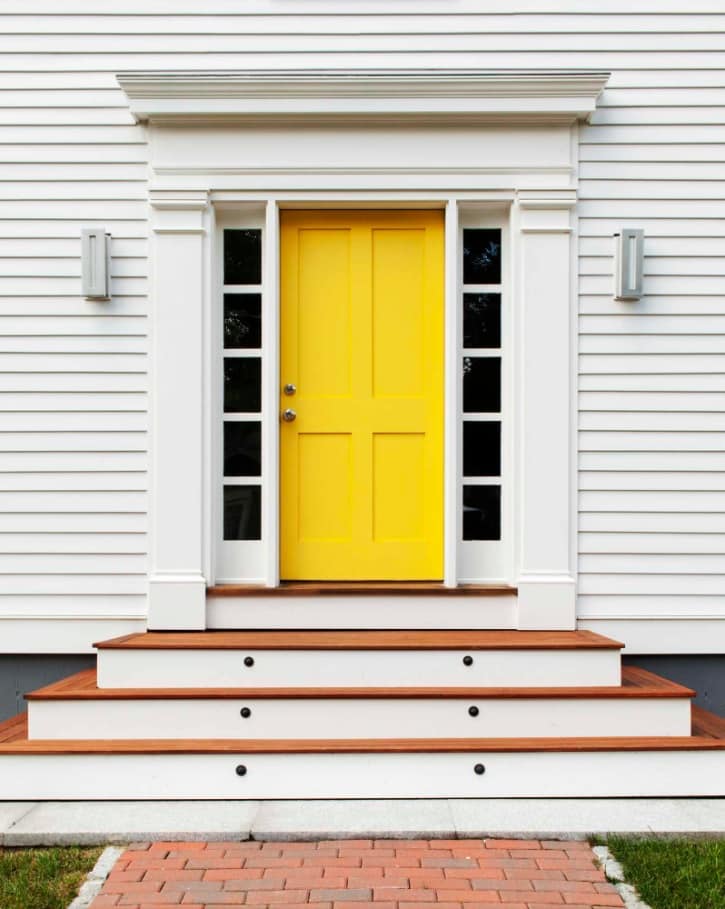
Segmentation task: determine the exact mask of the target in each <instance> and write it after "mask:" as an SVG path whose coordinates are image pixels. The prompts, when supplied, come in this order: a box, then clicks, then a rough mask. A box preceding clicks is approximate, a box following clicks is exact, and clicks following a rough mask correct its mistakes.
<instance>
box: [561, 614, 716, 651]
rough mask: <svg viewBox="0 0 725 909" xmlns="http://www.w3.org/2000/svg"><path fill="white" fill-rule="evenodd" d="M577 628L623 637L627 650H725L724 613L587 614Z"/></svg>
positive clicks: (619, 638)
mask: <svg viewBox="0 0 725 909" xmlns="http://www.w3.org/2000/svg"><path fill="white" fill-rule="evenodd" d="M577 628H579V629H586V630H588V631H595V632H596V633H597V634H603V635H605V636H606V637H610V638H614V639H615V640H617V641H622V642H623V643H624V644H625V650H624V652H625V653H627V654H636V653H657V654H686V653H692V654H697V653H703V654H704V653H725V616H724V617H723V618H721V619H719V618H680V617H678V618H662V617H654V616H653V617H652V618H651V619H650V618H631V619H629V618H611V619H610V618H601V619H592V618H586V619H579V621H578V622H577Z"/></svg>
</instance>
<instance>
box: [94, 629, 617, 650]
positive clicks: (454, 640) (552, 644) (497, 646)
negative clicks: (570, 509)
mask: <svg viewBox="0 0 725 909" xmlns="http://www.w3.org/2000/svg"><path fill="white" fill-rule="evenodd" d="M93 646H94V647H96V648H97V649H98V650H179V649H181V650H601V649H604V650H621V649H622V648H623V647H624V644H622V643H621V642H620V641H615V640H613V639H612V638H606V637H604V636H603V635H601V634H596V633H595V632H593V631H450V630H442V631H428V630H421V631H407V630H406V631H398V630H393V631H178V632H175V631H145V632H139V633H136V634H127V635H124V636H122V637H120V638H112V639H111V640H109V641H101V642H99V643H97V644H94V645H93Z"/></svg>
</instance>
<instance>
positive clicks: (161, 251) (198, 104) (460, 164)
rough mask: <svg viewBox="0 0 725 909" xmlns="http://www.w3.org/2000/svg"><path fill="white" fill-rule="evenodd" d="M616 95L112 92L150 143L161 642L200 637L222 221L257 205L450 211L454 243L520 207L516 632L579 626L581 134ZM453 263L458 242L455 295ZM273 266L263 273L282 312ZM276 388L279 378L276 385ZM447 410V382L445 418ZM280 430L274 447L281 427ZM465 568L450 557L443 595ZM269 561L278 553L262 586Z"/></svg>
mask: <svg viewBox="0 0 725 909" xmlns="http://www.w3.org/2000/svg"><path fill="white" fill-rule="evenodd" d="M607 79H608V73H603V72H595V71H586V72H582V71H578V72H575V71H557V72H555V73H553V72H540V73H531V72H506V73H502V72H498V73H497V72H483V71H481V72H478V71H470V70H469V71H463V70H461V71H449V70H438V69H435V68H431V69H429V70H409V71H395V72H392V71H384V70H380V71H354V70H353V71H350V72H339V71H335V72H321V71H320V72H318V71H314V72H313V71H285V72H284V73H270V72H266V71H256V72H254V71H250V72H244V73H158V72H156V73H131V74H124V75H122V76H119V77H118V81H119V83H120V85H121V88H122V89H123V90H124V92H125V93H126V96H127V98H128V101H129V108H130V110H131V113H132V114H133V115H134V117H135V118H136V120H137V122H139V123H143V124H145V125H146V126H145V128H146V129H147V131H148V139H149V165H150V182H149V203H150V211H149V216H150V228H151V244H150V261H151V291H150V314H151V320H150V323H151V329H150V335H151V350H152V363H151V372H150V392H151V395H150V398H151V404H150V410H151V432H150V450H151V459H150V461H151V463H150V518H151V522H150V531H151V532H150V552H149V573H148V576H149V588H148V591H149V596H148V603H149V607H148V609H149V620H148V621H149V627H150V628H152V629H180V630H181V629H192V628H204V627H206V623H207V603H206V588H207V585H208V584H209V583H210V582H213V578H214V569H213V555H212V552H213V530H214V526H213V523H212V508H211V505H210V502H211V498H210V488H209V486H210V483H211V482H212V480H211V479H210V470H209V468H210V465H211V464H212V463H213V456H212V452H211V450H210V434H209V429H210V426H211V422H212V420H213V413H214V410H213V406H212V396H211V389H212V382H211V372H212V366H211V360H212V357H211V348H210V339H211V337H212V335H211V334H210V319H211V313H212V308H213V305H212V304H213V297H214V292H215V290H216V287H215V273H214V268H213V262H214V259H213V257H214V236H215V227H214V222H215V218H216V217H217V215H219V216H220V217H221V215H222V213H223V212H224V210H225V209H228V208H229V207H232V208H234V207H237V208H239V207H243V206H245V205H256V206H260V205H262V206H264V209H265V224H266V227H267V232H268V237H273V236H275V230H276V226H275V225H276V214H277V210H278V208H279V207H281V206H285V205H290V206H293V205H297V206H300V207H303V206H304V207H322V206H324V205H326V204H337V205H338V206H339V207H343V206H344V207H355V206H356V205H360V206H370V207H384V206H385V205H387V204H390V205H394V204H398V205H401V204H402V205H403V206H412V207H414V206H416V205H425V206H431V205H435V204H438V205H440V206H441V207H443V206H445V207H446V211H447V216H448V217H447V228H446V237H447V241H448V238H449V237H450V238H451V240H452V238H454V237H456V236H457V228H456V229H455V230H454V225H455V224H456V222H457V215H458V211H459V207H460V209H461V210H463V209H468V208H475V207H476V206H485V205H491V204H498V205H505V206H508V207H509V209H510V230H511V233H510V245H511V254H512V264H511V294H512V303H511V308H512V310H513V312H514V313H515V320H516V324H515V332H514V341H515V346H516V351H517V353H518V356H517V359H516V376H515V383H514V389H513V392H514V402H515V414H514V418H515V422H516V433H515V438H516V439H517V440H518V444H517V445H516V450H515V452H514V461H515V469H516V477H515V487H516V509H515V521H514V524H515V526H514V534H513V535H514V541H513V548H514V560H513V572H512V577H513V581H514V583H515V585H516V588H517V599H516V617H515V625H516V627H518V628H539V629H554V628H560V629H566V628H573V627H575V624H576V608H575V605H576V598H575V585H576V568H575V565H576V547H575V534H576V490H577V485H576V469H575V468H576V444H575V431H576V367H575V363H576V352H577V340H576V333H575V324H576V312H577V306H576V294H577V278H576V269H575V259H576V252H577V242H576V227H577V219H576V213H575V207H576V202H577V181H578V162H577V154H578V125H579V123H580V122H581V121H585V120H587V119H588V118H589V116H590V115H591V113H592V112H593V111H594V109H595V107H596V103H597V98H598V97H599V95H600V93H601V91H602V89H603V88H604V86H605V84H606V82H607ZM300 125H302V127H303V128H302V129H300ZM270 129H272V130H274V133H273V136H274V140H273V141H272V139H271V137H270V133H269V132H268V131H269V130H270ZM370 129H372V130H377V134H376V135H377V139H376V140H375V141H373V142H370V141H367V140H369V138H370V133H369V132H368V131H369V130H370ZM285 131H286V132H285ZM381 131H387V133H386V135H385V136H382V137H381V136H380V133H381ZM422 132H425V136H424V137H423V139H424V141H421V135H420V134H421V133H422ZM361 137H362V138H363V140H365V141H361ZM452 137H455V141H452ZM381 138H382V141H381ZM423 152H424V155H423V157H422V158H421V155H422V154H423ZM341 162H342V164H341ZM431 162H433V163H431ZM481 187H486V189H481ZM453 249H454V244H453V243H452V242H447V253H446V266H447V277H446V288H447V292H449V293H451V292H452V288H453V286H454V283H453V282H454V275H455V270H454V259H453V255H454V254H453ZM270 259H271V257H268V260H267V263H266V265H265V274H266V275H268V277H269V285H268V291H269V292H270V293H272V294H273V295H274V296H275V297H276V294H277V293H278V287H277V284H276V281H275V277H274V266H273V263H271V261H270ZM449 310H451V307H449ZM448 318H450V319H453V315H447V319H448ZM268 321H269V320H268ZM448 328H449V324H448V323H447V330H448ZM271 369H272V364H271V363H270V364H269V365H268V367H267V370H271ZM267 370H266V371H267ZM276 373H277V364H274V373H273V374H274V378H275V382H276ZM455 394H456V389H451V388H449V387H448V385H447V387H446V404H447V409H448V412H449V413H450V412H452V407H451V404H452V402H454V401H455ZM180 401H183V406H182V405H181V404H180ZM268 422H269V423H270V429H269V432H270V433H272V432H274V431H275V430H276V420H275V421H268ZM525 439H535V440H536V444H535V445H534V444H531V443H530V442H529V443H528V444H526V443H525V442H524V441H523V440H525ZM268 450H269V451H276V445H274V446H268ZM448 482H449V483H450V482H451V480H450V477H449V478H448ZM180 490H183V495H180ZM450 498H451V497H450V496H449V502H450ZM267 507H268V508H271V505H269V504H268V506H267ZM448 517H449V520H450V518H451V516H450V513H448ZM453 561H454V557H453V554H452V553H451V552H450V550H448V551H447V552H446V579H447V581H448V582H449V583H451V582H452V583H455V574H454V573H453V572H452V571H451V568H452V562H453ZM275 562H276V559H275V558H274V553H273V547H269V548H268V552H267V555H266V558H265V566H266V569H265V582H266V583H268V584H271V583H274V582H276V578H275V577H274V570H273V566H274V563H275Z"/></svg>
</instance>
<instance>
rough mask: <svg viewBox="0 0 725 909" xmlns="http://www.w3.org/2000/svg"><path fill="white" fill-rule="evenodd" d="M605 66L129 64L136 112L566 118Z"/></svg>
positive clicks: (264, 118) (587, 107)
mask: <svg viewBox="0 0 725 909" xmlns="http://www.w3.org/2000/svg"><path fill="white" fill-rule="evenodd" d="M608 78H609V73H607V72H602V71H594V70H590V71H565V70H556V71H553V70H542V71H531V70H526V71H499V72H495V71H484V70H430V69H428V70H347V71H343V70H285V71H278V72H270V71H269V70H264V71H254V70H246V71H237V72H168V73H163V72H162V73H159V72H128V73H120V74H119V75H118V76H117V79H118V82H119V84H120V86H121V88H122V89H123V91H124V92H125V93H126V96H127V98H128V101H129V107H130V110H131V113H132V114H133V116H134V117H135V119H136V121H137V122H140V123H151V124H154V123H158V124H169V125H174V124H200V123H224V122H249V121H252V122H263V123H270V122H279V121H283V122H300V121H302V122H305V123H310V124H312V123H315V124H317V123H338V122H344V121H353V122H355V123H361V122H387V123H390V122H405V123H410V122H416V123H426V122H429V123H476V122H484V123H485V122H488V123H491V122H511V121H517V122H566V121H569V122H571V121H574V120H586V119H588V118H589V116H590V115H591V114H592V112H593V111H594V109H595V107H596V103H597V99H598V97H599V95H600V94H601V92H602V89H603V88H604V86H605V85H606V83H607V80H608Z"/></svg>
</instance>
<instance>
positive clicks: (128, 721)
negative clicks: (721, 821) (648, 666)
mask: <svg viewBox="0 0 725 909" xmlns="http://www.w3.org/2000/svg"><path fill="white" fill-rule="evenodd" d="M472 705H475V706H476V707H478V709H479V711H480V712H479V715H478V716H477V717H471V716H470V715H469V713H468V708H469V707H470V706H472ZM242 707H248V708H250V709H251V711H252V715H251V716H250V717H249V718H247V719H244V718H242V717H241V716H240V710H241V708H242ZM670 735H678V736H687V735H690V701H689V699H686V698H680V699H670V698H659V699H650V700H643V699H632V700H626V701H625V700H622V699H604V698H601V699H600V698H592V699H589V700H587V699H581V700H580V699H576V700H574V699H556V698H553V699H549V700H533V699H532V700H529V699H501V700H490V699H487V700H442V699H431V700H420V699H415V700H411V699H408V700H402V699H401V700H398V699H395V700H387V699H385V700H379V699H374V700H373V699H371V700H363V699H355V700H342V699H339V700H338V699H329V700H328V699H318V700H308V699H305V700H296V699H289V700H277V699H275V700H268V699H259V700H251V699H250V700H238V701H237V700H231V699H223V700H222V699H218V700H213V699H209V700H207V699H204V700H200V699H193V700H176V699H174V700H149V701H144V700H138V701H133V700H128V701H126V700H123V701H122V700H118V701H116V700H114V701H103V702H101V701H47V702H45V701H32V702H31V703H30V705H29V737H30V738H31V739H99V738H102V739H159V738H162V739H214V738H217V739H236V738H239V739H243V738H250V739H297V738H300V739H336V738H337V739H348V738H350V739H355V738H466V737H476V738H506V737H508V738H516V737H519V738H528V737H540V736H545V737H546V736H549V737H552V738H556V737H568V736H575V737H576V736H670Z"/></svg>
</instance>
